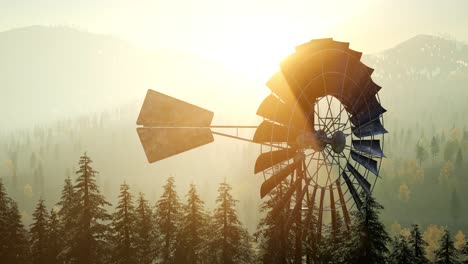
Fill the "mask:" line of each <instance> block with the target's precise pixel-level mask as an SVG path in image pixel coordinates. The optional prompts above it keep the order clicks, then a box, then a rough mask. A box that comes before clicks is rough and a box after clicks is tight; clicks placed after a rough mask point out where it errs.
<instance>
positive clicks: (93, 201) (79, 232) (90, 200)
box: [68, 153, 111, 264]
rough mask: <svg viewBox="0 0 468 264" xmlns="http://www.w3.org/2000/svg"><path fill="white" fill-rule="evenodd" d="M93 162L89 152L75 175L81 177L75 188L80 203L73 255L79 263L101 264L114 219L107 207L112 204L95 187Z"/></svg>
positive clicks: (75, 210)
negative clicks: (110, 223) (108, 224)
mask: <svg viewBox="0 0 468 264" xmlns="http://www.w3.org/2000/svg"><path fill="white" fill-rule="evenodd" d="M91 163H92V160H91V159H90V158H89V157H88V156H87V155H86V153H85V154H84V155H83V156H81V157H80V160H79V162H78V164H79V166H80V169H79V170H78V171H77V172H76V173H77V175H78V178H77V180H76V184H75V186H73V190H74V196H73V198H74V199H76V201H77V203H76V204H74V208H73V212H72V215H73V216H74V217H75V219H76V220H74V221H75V226H74V228H73V229H72V230H68V231H69V232H70V231H71V233H72V236H73V238H72V241H73V244H72V252H71V253H72V255H73V258H74V259H75V261H76V262H77V263H83V264H89V263H101V262H102V261H103V260H102V258H103V257H105V255H106V254H105V250H106V248H107V243H106V238H107V235H108V231H109V228H108V226H107V222H108V221H110V220H111V216H110V215H109V214H108V213H107V212H106V210H105V209H104V206H110V205H111V204H110V203H109V202H107V201H106V200H105V199H104V196H102V195H101V194H100V193H99V189H98V186H97V184H96V178H95V177H96V176H95V175H96V173H97V172H96V171H94V170H93V168H92V167H91Z"/></svg>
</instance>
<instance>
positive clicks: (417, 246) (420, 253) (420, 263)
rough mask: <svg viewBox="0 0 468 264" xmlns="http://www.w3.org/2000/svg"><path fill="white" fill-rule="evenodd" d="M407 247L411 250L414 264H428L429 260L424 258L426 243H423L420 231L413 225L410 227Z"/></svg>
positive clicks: (417, 226)
mask: <svg viewBox="0 0 468 264" xmlns="http://www.w3.org/2000/svg"><path fill="white" fill-rule="evenodd" d="M409 245H410V246H411V249H412V250H413V255H414V264H425V263H429V260H428V259H427V258H426V255H425V252H426V247H427V245H428V244H427V242H426V241H424V239H423V237H422V235H421V231H420V230H419V225H417V224H415V225H412V226H411V236H410V239H409Z"/></svg>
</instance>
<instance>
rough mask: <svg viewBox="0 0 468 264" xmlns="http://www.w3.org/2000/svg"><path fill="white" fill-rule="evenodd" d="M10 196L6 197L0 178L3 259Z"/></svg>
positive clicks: (0, 250) (1, 249)
mask: <svg viewBox="0 0 468 264" xmlns="http://www.w3.org/2000/svg"><path fill="white" fill-rule="evenodd" d="M9 204H10V198H9V197H8V195H7V193H6V191H5V187H4V186H3V181H2V179H0V259H5V256H6V254H7V252H6V247H7V244H8V243H9V241H8V233H9V230H8V224H9V223H8V220H9V212H10V208H9Z"/></svg>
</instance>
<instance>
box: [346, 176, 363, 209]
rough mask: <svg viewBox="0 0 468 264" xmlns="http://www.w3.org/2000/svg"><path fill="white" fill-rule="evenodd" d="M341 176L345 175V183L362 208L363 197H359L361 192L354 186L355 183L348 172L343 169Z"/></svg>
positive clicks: (359, 207) (358, 205) (355, 201)
mask: <svg viewBox="0 0 468 264" xmlns="http://www.w3.org/2000/svg"><path fill="white" fill-rule="evenodd" d="M341 177H343V179H344V180H345V183H346V185H347V186H348V190H349V192H350V193H351V196H352V197H353V199H354V203H356V206H357V208H358V209H359V210H360V209H361V206H362V201H361V198H359V194H358V192H357V191H356V188H355V187H354V185H353V183H352V182H351V180H350V179H349V177H348V174H346V172H344V171H342V172H341Z"/></svg>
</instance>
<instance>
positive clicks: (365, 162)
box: [351, 150, 379, 176]
mask: <svg viewBox="0 0 468 264" xmlns="http://www.w3.org/2000/svg"><path fill="white" fill-rule="evenodd" d="M351 157H352V158H353V160H355V161H357V162H358V163H359V164H361V165H362V166H364V167H365V168H366V169H368V170H370V171H372V173H374V174H375V175H377V176H379V170H378V169H377V161H375V160H373V159H370V158H368V157H366V156H363V155H361V154H358V153H357V152H354V151H352V150H351Z"/></svg>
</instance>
